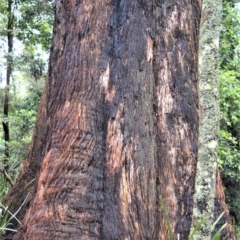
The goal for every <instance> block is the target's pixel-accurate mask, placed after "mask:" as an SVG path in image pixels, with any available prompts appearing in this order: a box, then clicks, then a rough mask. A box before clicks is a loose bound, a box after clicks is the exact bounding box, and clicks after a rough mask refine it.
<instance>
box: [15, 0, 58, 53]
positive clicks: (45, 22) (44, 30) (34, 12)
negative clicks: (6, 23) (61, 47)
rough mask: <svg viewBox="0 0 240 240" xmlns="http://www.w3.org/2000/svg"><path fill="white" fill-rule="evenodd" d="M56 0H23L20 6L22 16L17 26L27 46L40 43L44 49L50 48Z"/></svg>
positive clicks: (21, 38)
mask: <svg viewBox="0 0 240 240" xmlns="http://www.w3.org/2000/svg"><path fill="white" fill-rule="evenodd" d="M53 7H54V1H47V0H39V1H36V0H22V1H21V2H20V6H19V12H20V17H19V19H18V20H17V24H16V27H17V28H18V29H19V32H18V34H17V36H18V38H19V39H20V40H21V41H23V43H24V44H25V45H26V46H28V47H29V46H33V45H37V44H40V45H41V46H42V47H43V49H44V50H49V49H50V44H51V38H52V27H53V16H54V14H53Z"/></svg>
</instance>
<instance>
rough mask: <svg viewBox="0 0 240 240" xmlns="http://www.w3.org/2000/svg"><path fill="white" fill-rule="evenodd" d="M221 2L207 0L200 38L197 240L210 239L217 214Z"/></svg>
mask: <svg viewBox="0 0 240 240" xmlns="http://www.w3.org/2000/svg"><path fill="white" fill-rule="evenodd" d="M220 25H221V1H219V0H203V3H202V11H201V23H200V36H199V53H198V54H199V68H198V69H199V117H200V119H199V147H198V162H197V174H196V183H195V194H194V210H193V223H192V224H193V227H196V225H197V223H198V222H200V221H201V219H203V218H205V219H206V221H205V222H204V224H202V226H201V229H200V231H198V232H197V233H196V234H195V236H194V239H196V240H197V239H199V240H201V239H206V240H208V239H210V238H211V227H212V223H213V217H214V216H213V213H214V211H213V210H214V197H215V184H216V174H217V146H218V130H219V115H220V110H219V81H218V49H219V47H218V45H219V32H220Z"/></svg>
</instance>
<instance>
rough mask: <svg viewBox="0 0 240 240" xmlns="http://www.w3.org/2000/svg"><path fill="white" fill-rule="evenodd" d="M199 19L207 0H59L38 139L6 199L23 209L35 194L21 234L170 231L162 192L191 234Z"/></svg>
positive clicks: (177, 228) (128, 235) (121, 235)
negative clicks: (161, 199)
mask: <svg viewBox="0 0 240 240" xmlns="http://www.w3.org/2000/svg"><path fill="white" fill-rule="evenodd" d="M199 22H200V2H199V1H197V0H196V1H190V0H189V1H188V0H186V1H181V2H179V1H176V0H171V1H169V0H168V1H156V2H151V1H144V0H140V1H134V0H131V1H129V0H128V1H126V0H122V1H118V0H116V1H112V0H101V1H95V2H94V3H93V2H92V1H90V0H85V1H77V0H69V1H60V0H57V1H56V18H55V24H54V37H53V42H52V49H51V57H50V64H49V72H48V78H47V81H46V85H45V89H44V93H43V97H42V100H41V103H40V107H39V111H38V116H37V123H36V127H35V132H34V135H33V140H32V144H31V147H30V150H29V153H28V157H27V159H26V161H25V162H24V166H23V168H22V171H21V174H20V176H19V178H18V180H17V183H16V185H15V186H14V187H13V188H12V190H11V191H10V192H9V194H8V196H7V197H6V201H9V200H10V199H16V197H17V198H18V200H17V201H16V204H14V205H13V207H12V211H14V210H16V209H17V206H19V204H21V202H23V200H24V198H25V196H26V195H27V193H28V192H31V195H29V196H28V199H27V201H26V204H25V206H24V207H23V209H22V212H21V215H20V216H19V218H20V220H22V226H21V227H20V228H19V231H18V233H17V234H16V235H15V237H14V239H67V238H68V239H104V240H107V239H149V240H150V239H151V240H152V239H154V240H155V239H162V240H165V239H168V234H167V229H166V225H165V221H164V217H163V214H162V211H161V206H160V203H159V196H160V195H162V196H163V199H164V201H165V204H166V208H167V211H168V214H169V217H170V220H171V225H172V227H173V231H174V235H175V237H176V236H177V234H180V235H181V239H186V237H187V235H188V233H189V230H190V227H191V215H192V196H193V191H194V178H195V171H196V155H197V148H198V146H197V138H198V132H197V131H198V130H197V129H198V111H197V110H198V106H197V103H198V92H197V49H198V27H199ZM32 179H35V181H33V183H32V184H29V185H27V184H28V183H29V182H30V181H31V180H32ZM26 185H27V186H26ZM24 186H26V187H24Z"/></svg>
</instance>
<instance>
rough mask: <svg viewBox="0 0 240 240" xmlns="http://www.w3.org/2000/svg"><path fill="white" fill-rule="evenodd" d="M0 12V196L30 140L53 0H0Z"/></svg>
mask: <svg viewBox="0 0 240 240" xmlns="http://www.w3.org/2000/svg"><path fill="white" fill-rule="evenodd" d="M0 13H1V14H0V51H1V52H0V57H1V61H0V62H1V66H0V77H1V78H0V81H1V82H0V99H1V101H0V119H1V122H2V124H3V125H4V124H5V125H7V126H8V130H9V139H8V140H6V138H5V131H4V129H3V128H1V129H0V135H1V138H0V171H1V172H0V188H1V191H0V192H1V193H0V199H1V197H2V196H3V195H4V194H5V193H6V191H7V190H8V187H9V186H10V182H11V181H15V179H16V177H17V174H18V170H19V167H20V165H21V162H22V160H23V159H24V158H25V156H26V154H27V151H28V146H29V143H30V140H31V135H32V130H33V126H34V123H35V115H36V111H37V106H38V103H39V100H40V97H41V93H42V88H43V83H44V80H45V77H46V71H47V63H48V56H49V50H50V44H51V36H52V25H53V16H54V1H46V0H40V1H35V0H8V1H5V0H0ZM9 16H11V18H10V17H9ZM9 36H10V37H11V38H12V39H10V40H9ZM9 41H12V42H9ZM9 44H11V45H12V48H11V49H10V51H9ZM9 59H10V60H9ZM8 66H10V67H11V71H8V70H7V69H8V68H7V67H8ZM7 75H9V79H7V78H8V76H7ZM6 96H7V101H6ZM6 106H7V112H6ZM6 148H7V151H8V153H9V154H8V156H6ZM6 170H7V171H6Z"/></svg>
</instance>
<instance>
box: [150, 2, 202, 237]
mask: <svg viewBox="0 0 240 240" xmlns="http://www.w3.org/2000/svg"><path fill="white" fill-rule="evenodd" d="M199 15H200V5H199V1H194V2H193V1H183V2H179V1H165V2H163V1H159V3H157V7H156V9H155V19H156V30H155V49H154V60H155V61H154V62H155V65H154V73H155V81H156V86H155V90H156V92H155V108H156V113H157V116H156V117H157V125H156V127H157V146H158V148H157V159H158V161H159V169H158V177H159V183H158V193H159V195H160V194H161V195H162V196H163V199H164V201H165V205H166V208H167V212H168V215H169V218H170V221H171V227H172V229H173V232H174V235H175V237H177V234H178V233H179V234H180V237H181V239H186V238H187V236H188V234H189V230H190V225H191V215H192V194H193V188H194V172H195V166H196V157H197V134H198V131H197V126H198V113H197V108H198V103H197V99H198V94H197V74H196V73H197V47H196V42H197V41H198V39H197V37H198V26H199V19H200V18H199ZM159 63H160V64H159ZM159 211H160V212H159V215H160V216H159V233H158V239H165V238H166V236H168V233H167V227H166V222H165V219H164V217H163V214H162V210H161V207H160V206H159Z"/></svg>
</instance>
